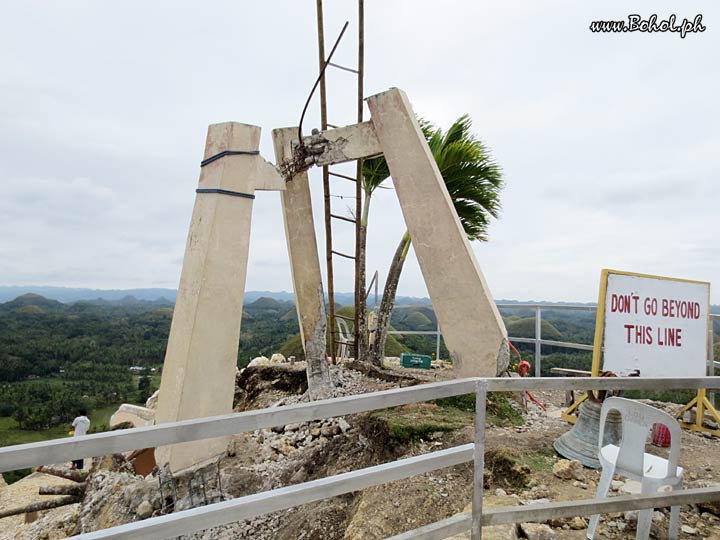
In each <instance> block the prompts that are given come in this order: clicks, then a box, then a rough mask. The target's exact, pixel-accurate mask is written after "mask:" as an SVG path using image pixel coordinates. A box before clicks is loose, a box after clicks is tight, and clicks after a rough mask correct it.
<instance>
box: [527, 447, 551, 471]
mask: <svg viewBox="0 0 720 540" xmlns="http://www.w3.org/2000/svg"><path fill="white" fill-rule="evenodd" d="M556 461H557V454H555V451H554V450H552V449H549V448H547V449H542V450H535V451H533V452H526V453H524V454H523V456H522V463H523V465H525V466H527V467H528V468H529V469H530V470H531V471H532V472H548V471H552V468H553V465H554V464H555V462H556Z"/></svg>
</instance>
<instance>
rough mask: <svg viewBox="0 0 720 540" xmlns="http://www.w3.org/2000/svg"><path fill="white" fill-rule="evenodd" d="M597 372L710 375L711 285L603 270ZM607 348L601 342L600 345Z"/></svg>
mask: <svg viewBox="0 0 720 540" xmlns="http://www.w3.org/2000/svg"><path fill="white" fill-rule="evenodd" d="M600 287H601V293H600V302H599V306H598V318H597V323H596V325H597V326H596V332H595V353H594V354H595V357H594V358H593V360H594V362H593V368H594V369H593V371H597V369H595V368H596V367H599V365H600V358H599V355H600V353H602V370H604V371H613V372H615V373H616V374H618V375H621V376H623V375H629V374H630V373H632V372H634V371H636V370H638V371H639V372H640V376H641V377H702V376H705V375H706V374H707V357H708V356H707V355H708V349H707V347H708V324H709V317H708V313H709V306H710V284H709V283H706V282H699V281H687V280H682V279H673V278H664V277H659V276H648V275H643V274H631V273H627V272H618V271H616V270H603V273H602V279H601V285H600ZM600 344H601V345H602V347H599V345H600Z"/></svg>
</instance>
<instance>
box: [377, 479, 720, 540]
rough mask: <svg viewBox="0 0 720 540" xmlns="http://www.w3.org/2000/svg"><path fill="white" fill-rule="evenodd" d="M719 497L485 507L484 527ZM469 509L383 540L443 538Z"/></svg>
mask: <svg viewBox="0 0 720 540" xmlns="http://www.w3.org/2000/svg"><path fill="white" fill-rule="evenodd" d="M717 500H720V488H717V487H715V488H696V489H684V490H679V491H673V492H670V493H657V494H649V495H623V496H619V497H612V498H609V499H582V500H576V501H560V502H551V503H542V504H531V505H526V506H506V507H500V508H488V509H487V510H485V511H484V512H483V516H482V524H483V527H487V526H492V525H503V524H507V523H521V522H522V523H525V522H543V521H547V520H549V519H559V518H567V517H574V516H591V515H593V514H609V513H612V512H627V511H630V510H645V509H648V508H666V507H669V506H681V505H683V504H691V503H699V502H709V501H717ZM471 522H472V515H471V514H470V512H463V513H462V514H455V515H454V516H451V517H449V518H447V519H444V520H442V521H436V522H435V523H431V524H429V525H426V526H424V527H419V528H417V529H414V530H412V531H407V532H404V533H402V534H397V535H395V536H392V537H390V538H387V539H386V540H410V539H412V540H442V539H445V538H448V537H449V536H453V535H456V534H462V533H466V532H468V531H469V530H470V524H471Z"/></svg>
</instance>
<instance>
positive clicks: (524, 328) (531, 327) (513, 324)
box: [505, 317, 561, 340]
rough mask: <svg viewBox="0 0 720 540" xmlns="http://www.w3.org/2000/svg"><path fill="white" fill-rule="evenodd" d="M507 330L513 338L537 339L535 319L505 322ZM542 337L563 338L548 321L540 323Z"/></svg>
mask: <svg viewBox="0 0 720 540" xmlns="http://www.w3.org/2000/svg"><path fill="white" fill-rule="evenodd" d="M505 328H507V331H508V334H510V335H511V336H515V337H529V338H532V337H535V317H527V318H524V319H518V318H514V319H513V320H510V321H505ZM540 335H541V336H542V337H543V339H554V340H558V339H560V337H561V334H560V331H559V330H558V329H557V328H555V326H553V324H552V323H551V322H550V321H548V320H541V321H540Z"/></svg>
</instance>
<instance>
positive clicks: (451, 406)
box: [370, 392, 524, 443]
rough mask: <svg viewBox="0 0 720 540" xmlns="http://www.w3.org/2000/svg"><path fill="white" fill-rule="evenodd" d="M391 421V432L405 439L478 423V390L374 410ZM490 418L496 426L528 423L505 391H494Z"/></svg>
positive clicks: (397, 438) (489, 404)
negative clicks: (471, 392) (430, 400)
mask: <svg viewBox="0 0 720 540" xmlns="http://www.w3.org/2000/svg"><path fill="white" fill-rule="evenodd" d="M370 416H371V417H374V418H375V419H379V420H381V421H383V422H385V424H386V425H387V430H388V436H389V437H390V438H391V439H392V440H393V441H395V442H398V443H404V442H409V441H413V440H418V439H427V438H429V437H431V436H432V434H433V433H436V432H446V431H454V430H456V429H460V428H463V427H465V426H471V425H474V424H475V394H465V395H462V396H453V397H449V398H443V399H438V400H435V401H434V402H430V403H414V404H412V405H404V406H402V407H394V408H392V409H384V410H382V411H377V412H374V413H371V414H370ZM487 422H488V424H489V425H493V426H517V425H522V424H523V423H524V420H523V417H522V415H521V414H520V412H519V411H518V410H517V409H516V408H514V407H513V406H512V405H511V404H510V400H509V398H508V396H507V395H506V394H505V393H503V392H490V393H489V394H488V402H487Z"/></svg>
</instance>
